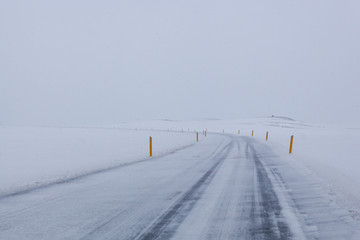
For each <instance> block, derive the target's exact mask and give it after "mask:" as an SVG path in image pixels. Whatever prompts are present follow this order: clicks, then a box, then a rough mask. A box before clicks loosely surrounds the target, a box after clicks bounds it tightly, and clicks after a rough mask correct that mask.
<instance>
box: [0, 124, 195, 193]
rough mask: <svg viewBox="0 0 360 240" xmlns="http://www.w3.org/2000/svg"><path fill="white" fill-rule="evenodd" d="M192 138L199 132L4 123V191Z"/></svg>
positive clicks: (0, 189) (0, 156)
mask: <svg viewBox="0 0 360 240" xmlns="http://www.w3.org/2000/svg"><path fill="white" fill-rule="evenodd" d="M149 136H152V138H153V156H154V157H156V156H159V155H163V154H166V153H169V152H171V151H173V150H175V149H178V148H181V147H184V146H187V145H190V144H193V143H194V142H195V140H196V138H195V135H194V133H185V132H184V133H179V132H167V131H140V130H124V129H116V128H94V127H87V128H85V127H83V128H79V127H77V128H75V127H74V128H58V127H14V126H1V127H0V182H1V185H0V196H1V195H7V194H10V193H14V192H18V191H24V190H27V189H31V188H34V187H39V186H41V185H46V184H49V183H54V182H62V181H66V180H67V179H71V178H74V177H77V176H81V175H84V174H88V173H91V172H94V171H99V170H103V169H106V168H110V167H114V166H117V165H122V164H126V163H129V162H134V161H141V160H146V159H148V154H149Z"/></svg>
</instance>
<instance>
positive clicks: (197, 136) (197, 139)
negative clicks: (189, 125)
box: [196, 132, 199, 142]
mask: <svg viewBox="0 0 360 240" xmlns="http://www.w3.org/2000/svg"><path fill="white" fill-rule="evenodd" d="M196 141H197V142H198V141H199V133H198V132H197V133H196Z"/></svg>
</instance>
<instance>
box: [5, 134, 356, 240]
mask: <svg viewBox="0 0 360 240" xmlns="http://www.w3.org/2000/svg"><path fill="white" fill-rule="evenodd" d="M0 239H2V240H8V239H17V240H18V239H20V240H22V239H31V240H38V239H46V240H49V239H360V235H359V226H358V223H356V222H354V221H353V220H352V219H351V218H350V217H349V214H348V213H347V212H346V211H345V210H343V209H341V208H340V207H339V206H337V204H336V202H335V201H333V200H332V197H331V193H330V192H329V191H328V190H327V189H326V187H325V186H324V184H323V183H322V182H321V181H320V180H319V179H318V178H317V177H316V176H314V174H312V173H311V172H310V171H309V170H307V169H305V168H304V167H302V165H301V164H298V163H296V162H294V161H291V158H290V159H289V157H287V156H280V155H279V154H277V153H276V152H273V151H272V149H271V148H270V147H269V145H267V144H266V143H264V142H259V141H257V140H255V139H254V138H252V137H241V136H235V135H233V136H232V135H225V134H210V135H209V136H208V137H207V138H206V139H205V140H203V141H201V142H199V143H198V144H195V145H192V146H190V147H187V148H184V149H181V150H178V151H176V152H173V153H171V154H168V155H166V156H162V157H155V158H152V159H148V160H144V161H139V162H135V163H132V164H126V165H123V166H119V167H116V168H113V169H109V170H106V171H100V172H97V173H94V174H89V175H85V176H82V177H79V178H76V179H70V180H68V181H60V182H59V183H56V184H52V185H48V186H46V187H42V188H38V189H32V190H30V191H24V192H19V193H16V194H12V195H8V196H2V197H1V198H0Z"/></svg>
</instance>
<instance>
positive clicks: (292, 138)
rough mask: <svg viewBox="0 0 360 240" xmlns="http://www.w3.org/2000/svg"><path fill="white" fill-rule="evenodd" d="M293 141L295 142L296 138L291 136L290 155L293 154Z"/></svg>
mask: <svg viewBox="0 0 360 240" xmlns="http://www.w3.org/2000/svg"><path fill="white" fill-rule="evenodd" d="M293 141H294V136H291V139H290V149H289V154H291V153H292V147H293Z"/></svg>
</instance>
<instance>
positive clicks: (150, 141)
mask: <svg viewBox="0 0 360 240" xmlns="http://www.w3.org/2000/svg"><path fill="white" fill-rule="evenodd" d="M149 143H150V157H152V137H150V138H149Z"/></svg>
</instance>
